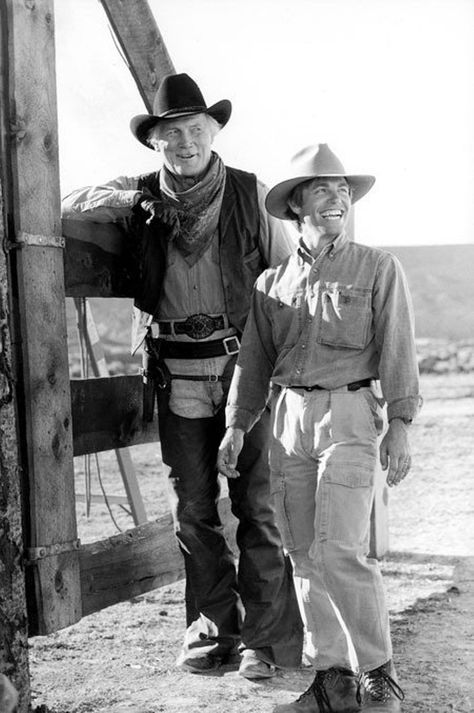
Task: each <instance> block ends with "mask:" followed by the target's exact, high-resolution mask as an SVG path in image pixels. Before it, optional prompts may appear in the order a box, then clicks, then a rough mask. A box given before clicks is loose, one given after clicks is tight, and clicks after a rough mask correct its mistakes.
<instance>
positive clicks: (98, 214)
mask: <svg viewBox="0 0 474 713" xmlns="http://www.w3.org/2000/svg"><path fill="white" fill-rule="evenodd" d="M137 186H138V178H129V177H127V176H119V177H118V178H115V179H113V180H111V181H108V182H107V183H104V184H102V185H99V186H86V187H85V188H78V189H77V190H75V191H72V192H71V193H69V194H68V195H67V196H65V198H63V200H62V203H61V209H62V217H63V218H65V219H69V220H83V221H87V220H89V221H94V222H96V223H112V222H114V221H116V220H119V219H121V218H127V217H128V216H129V215H130V213H131V211H132V208H133V206H134V205H135V203H136V202H137V200H138V198H139V196H140V195H141V191H139V190H137Z"/></svg>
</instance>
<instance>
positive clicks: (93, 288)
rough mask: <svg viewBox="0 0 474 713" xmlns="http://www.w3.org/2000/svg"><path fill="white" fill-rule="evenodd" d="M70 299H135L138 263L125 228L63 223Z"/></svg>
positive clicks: (77, 221)
mask: <svg viewBox="0 0 474 713" xmlns="http://www.w3.org/2000/svg"><path fill="white" fill-rule="evenodd" d="M62 234H63V236H64V237H65V238H66V249H65V252H64V278H65V285H66V296H67V297H133V293H134V282H135V280H136V274H137V272H136V259H135V257H134V255H133V252H132V250H131V246H130V241H129V239H128V235H127V231H126V228H125V225H124V224H122V223H93V222H89V221H87V222H83V221H80V220H63V221H62Z"/></svg>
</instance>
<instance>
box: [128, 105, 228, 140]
mask: <svg viewBox="0 0 474 713" xmlns="http://www.w3.org/2000/svg"><path fill="white" fill-rule="evenodd" d="M231 113H232V104H231V102H230V101H229V100H228V99H222V101H219V102H216V104H213V105H212V106H210V107H207V108H206V107H196V108H194V107H190V108H189V109H183V110H182V111H178V112H173V111H168V112H166V113H165V114H162V115H160V116H156V115H154V114H138V115H137V116H134V117H133V118H132V120H131V121H130V130H131V132H132V134H133V135H134V136H135V138H136V139H138V141H140V143H141V144H143V145H144V146H146V147H147V148H149V149H151V148H152V147H151V146H150V144H149V143H148V140H147V136H148V132H149V131H150V129H152V128H153V126H156V125H157V124H160V123H161V122H162V121H166V120H169V119H177V118H179V117H181V116H194V114H209V116H212V118H213V119H215V120H216V121H217V123H218V124H220V125H221V127H224V126H225V125H226V124H227V122H228V121H229V119H230V115H231Z"/></svg>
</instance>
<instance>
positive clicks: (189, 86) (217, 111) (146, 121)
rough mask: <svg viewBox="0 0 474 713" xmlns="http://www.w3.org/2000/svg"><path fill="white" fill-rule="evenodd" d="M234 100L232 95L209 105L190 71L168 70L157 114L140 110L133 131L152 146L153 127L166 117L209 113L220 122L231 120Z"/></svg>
mask: <svg viewBox="0 0 474 713" xmlns="http://www.w3.org/2000/svg"><path fill="white" fill-rule="evenodd" d="M231 111H232V104H231V103H230V101H229V100H228V99H222V101H220V102H217V103H216V104H213V105H212V106H209V107H208V106H206V102H205V101H204V97H203V95H202V93H201V90H200V89H199V87H198V85H197V84H196V82H195V81H194V80H193V79H191V77H190V76H189V75H188V74H167V75H166V76H165V77H164V78H163V81H162V82H161V84H160V86H159V87H158V91H157V92H156V95H155V100H154V102H153V114H138V116H134V117H133V119H132V120H131V122H130V129H131V131H132V134H133V135H134V136H135V137H136V138H137V139H138V140H139V141H140V142H141V143H142V144H143V145H144V146H147V147H148V148H151V146H150V144H149V143H148V141H147V136H148V132H149V131H150V129H151V128H152V127H153V126H155V125H156V124H158V123H159V122H160V121H163V120H164V119H176V118H177V117H180V116H191V115H192V114H209V116H212V117H213V118H214V119H215V120H216V121H217V122H218V123H219V124H220V125H221V127H222V126H225V124H227V122H228V121H229V118H230V114H231Z"/></svg>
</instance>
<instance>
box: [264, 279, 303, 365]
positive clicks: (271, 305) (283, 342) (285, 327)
mask: <svg viewBox="0 0 474 713" xmlns="http://www.w3.org/2000/svg"><path fill="white" fill-rule="evenodd" d="M303 302H304V293H303V292H302V291H292V292H287V293H284V294H278V295H275V296H271V297H269V298H268V301H267V302H266V311H267V314H268V316H269V318H270V322H271V325H272V334H273V342H274V344H275V347H276V348H277V351H279V350H281V349H285V348H288V347H292V346H294V345H295V344H296V342H297V341H298V338H299V336H300V333H301V328H302V320H303V316H302V310H303Z"/></svg>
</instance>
